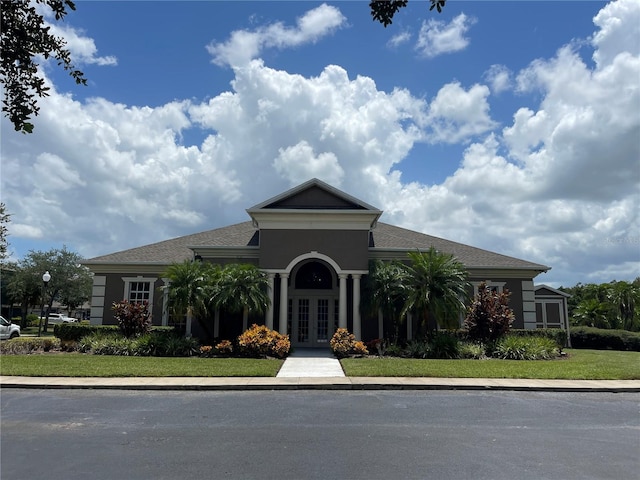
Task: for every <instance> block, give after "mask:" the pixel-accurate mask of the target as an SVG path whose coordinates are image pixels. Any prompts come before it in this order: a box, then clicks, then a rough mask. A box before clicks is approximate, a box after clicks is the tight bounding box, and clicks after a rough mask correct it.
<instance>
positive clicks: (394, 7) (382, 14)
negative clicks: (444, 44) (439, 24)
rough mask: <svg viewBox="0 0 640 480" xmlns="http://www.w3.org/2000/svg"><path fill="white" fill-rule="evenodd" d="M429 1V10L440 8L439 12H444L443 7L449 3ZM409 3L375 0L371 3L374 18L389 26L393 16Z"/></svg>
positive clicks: (445, 0) (402, 0)
mask: <svg viewBox="0 0 640 480" xmlns="http://www.w3.org/2000/svg"><path fill="white" fill-rule="evenodd" d="M429 1H430V2H431V6H430V7H429V10H433V9H434V8H435V9H436V10H438V13H440V12H442V7H444V6H445V4H446V3H447V0H429ZM408 3H409V0H373V1H372V2H371V3H369V7H370V8H371V16H372V17H373V19H374V20H377V21H378V22H380V23H381V24H383V25H384V26H385V27H387V26H388V25H391V24H392V23H393V21H392V20H393V16H394V15H395V14H396V13H397V12H398V10H400V9H401V8H404V7H406V6H407V4H408Z"/></svg>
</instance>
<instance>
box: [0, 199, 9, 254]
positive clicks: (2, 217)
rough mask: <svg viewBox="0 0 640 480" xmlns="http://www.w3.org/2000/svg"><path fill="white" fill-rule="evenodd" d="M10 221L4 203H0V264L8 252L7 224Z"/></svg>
mask: <svg viewBox="0 0 640 480" xmlns="http://www.w3.org/2000/svg"><path fill="white" fill-rule="evenodd" d="M10 221H11V214H9V213H7V211H6V206H5V204H4V203H0V262H2V263H4V261H5V260H6V259H7V256H8V251H9V242H8V241H7V225H6V224H7V223H9V222H10Z"/></svg>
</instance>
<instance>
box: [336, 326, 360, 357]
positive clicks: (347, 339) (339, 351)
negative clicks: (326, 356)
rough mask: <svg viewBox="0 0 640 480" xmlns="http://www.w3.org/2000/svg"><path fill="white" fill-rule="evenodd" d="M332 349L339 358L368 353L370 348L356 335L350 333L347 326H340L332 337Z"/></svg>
mask: <svg viewBox="0 0 640 480" xmlns="http://www.w3.org/2000/svg"><path fill="white" fill-rule="evenodd" d="M329 346H330V347H331V351H332V352H333V354H334V355H335V356H336V357H338V358H345V357H349V356H352V355H368V354H369V350H367V347H366V346H365V345H364V343H362V342H361V341H359V340H356V337H355V335H353V334H352V333H349V331H348V330H347V329H346V328H339V329H337V330H336V333H334V334H333V337H331V341H330V342H329Z"/></svg>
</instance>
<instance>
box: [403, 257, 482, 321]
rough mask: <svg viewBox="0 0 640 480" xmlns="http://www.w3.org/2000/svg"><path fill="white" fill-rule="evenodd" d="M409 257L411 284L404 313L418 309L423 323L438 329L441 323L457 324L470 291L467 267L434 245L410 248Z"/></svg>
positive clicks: (408, 267) (409, 284) (407, 267)
mask: <svg viewBox="0 0 640 480" xmlns="http://www.w3.org/2000/svg"><path fill="white" fill-rule="evenodd" d="M409 258H410V260H411V264H410V265H408V266H406V269H407V274H408V279H409V283H408V287H409V288H408V295H407V300H406V302H405V306H404V309H403V314H404V313H406V312H408V311H410V310H412V309H416V310H418V311H419V312H420V313H421V315H422V324H423V325H424V326H426V327H427V328H428V329H429V330H434V329H435V330H437V329H438V324H439V323H440V324H442V325H444V326H448V327H452V328H455V327H456V326H457V325H458V320H459V315H460V313H461V312H463V311H464V310H465V304H466V300H467V298H468V295H469V294H468V291H469V287H470V285H469V282H468V281H467V271H466V268H465V267H464V265H463V264H462V263H460V262H459V261H458V260H456V259H455V257H454V256H453V255H450V254H446V253H441V252H438V251H437V250H436V249H435V248H434V247H431V248H429V250H427V251H426V252H420V251H417V252H409Z"/></svg>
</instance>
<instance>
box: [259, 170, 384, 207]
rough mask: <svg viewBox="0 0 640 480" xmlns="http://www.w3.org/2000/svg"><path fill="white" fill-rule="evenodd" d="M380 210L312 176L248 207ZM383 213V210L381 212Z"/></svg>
mask: <svg viewBox="0 0 640 480" xmlns="http://www.w3.org/2000/svg"><path fill="white" fill-rule="evenodd" d="M274 209H277V210H298V209H302V210H371V211H375V212H379V210H378V209H377V208H375V207H373V206H371V205H369V204H367V203H365V202H363V201H362V200H359V199H357V198H355V197H352V196H351V195H349V194H348V193H345V192H343V191H341V190H338V189H337V188H334V187H332V186H331V185H329V184H327V183H325V182H323V181H322V180H318V179H317V178H312V179H311V180H309V181H307V182H305V183H303V184H301V185H298V186H297V187H294V188H292V189H290V190H287V191H286V192H283V193H281V194H279V195H276V196H275V197H272V198H270V199H268V200H265V201H264V202H262V203H259V204H257V205H254V206H253V207H251V208H249V209H247V212H249V213H250V214H251V213H252V212H255V211H258V210H274ZM379 213H382V212H379Z"/></svg>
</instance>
